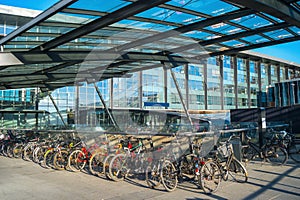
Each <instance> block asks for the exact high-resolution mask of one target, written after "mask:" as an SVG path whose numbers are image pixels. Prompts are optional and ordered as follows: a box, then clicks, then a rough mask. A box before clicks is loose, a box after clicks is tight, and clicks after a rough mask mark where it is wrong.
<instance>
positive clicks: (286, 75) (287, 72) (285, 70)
mask: <svg viewBox="0 0 300 200" xmlns="http://www.w3.org/2000/svg"><path fill="white" fill-rule="evenodd" d="M284 74H285V80H289V79H290V76H289V68H288V67H286V66H284Z"/></svg>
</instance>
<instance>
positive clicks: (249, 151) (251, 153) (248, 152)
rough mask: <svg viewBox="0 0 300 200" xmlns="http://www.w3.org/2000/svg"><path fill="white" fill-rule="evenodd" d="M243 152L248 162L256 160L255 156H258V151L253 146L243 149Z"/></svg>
mask: <svg viewBox="0 0 300 200" xmlns="http://www.w3.org/2000/svg"><path fill="white" fill-rule="evenodd" d="M241 151H242V156H243V159H244V160H245V161H246V162H248V161H250V160H253V159H254V158H255V156H256V155H257V152H256V150H255V149H254V148H253V147H251V146H245V147H242V149H241Z"/></svg>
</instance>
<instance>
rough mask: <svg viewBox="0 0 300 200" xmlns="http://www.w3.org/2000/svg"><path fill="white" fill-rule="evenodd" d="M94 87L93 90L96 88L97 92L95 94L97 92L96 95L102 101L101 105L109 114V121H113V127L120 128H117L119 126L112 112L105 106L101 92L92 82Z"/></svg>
mask: <svg viewBox="0 0 300 200" xmlns="http://www.w3.org/2000/svg"><path fill="white" fill-rule="evenodd" d="M94 88H95V90H96V92H97V94H98V96H99V98H100V100H101V103H102V105H103V107H104V109H105V111H106V112H107V114H108V116H109V118H110V120H111V122H112V123H113V125H114V127H115V128H116V129H117V130H120V128H119V126H118V124H117V122H116V120H115V118H114V117H113V116H112V114H111V113H110V111H109V109H108V107H107V106H106V103H105V101H104V98H103V96H102V94H101V92H100V90H99V88H98V87H97V85H96V83H94Z"/></svg>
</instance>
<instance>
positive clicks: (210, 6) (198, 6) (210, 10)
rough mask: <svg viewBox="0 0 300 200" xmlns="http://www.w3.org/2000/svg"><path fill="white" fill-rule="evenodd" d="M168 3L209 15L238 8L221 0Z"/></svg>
mask: <svg viewBox="0 0 300 200" xmlns="http://www.w3.org/2000/svg"><path fill="white" fill-rule="evenodd" d="M166 4H170V5H174V6H178V7H183V8H186V9H190V10H193V11H197V12H202V13H205V14H208V15H212V16H217V15H221V14H224V13H226V12H230V11H234V10H237V9H238V8H237V7H235V6H233V5H230V4H227V3H224V2H222V1H219V0H209V1H208V0H206V1H187V0H172V1H169V2H167V3H166Z"/></svg>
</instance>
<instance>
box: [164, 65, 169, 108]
mask: <svg viewBox="0 0 300 200" xmlns="http://www.w3.org/2000/svg"><path fill="white" fill-rule="evenodd" d="M163 70H164V101H165V103H168V74H167V69H166V68H165V67H164V68H163ZM165 109H167V107H165Z"/></svg>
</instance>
